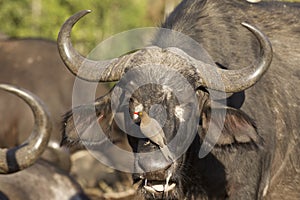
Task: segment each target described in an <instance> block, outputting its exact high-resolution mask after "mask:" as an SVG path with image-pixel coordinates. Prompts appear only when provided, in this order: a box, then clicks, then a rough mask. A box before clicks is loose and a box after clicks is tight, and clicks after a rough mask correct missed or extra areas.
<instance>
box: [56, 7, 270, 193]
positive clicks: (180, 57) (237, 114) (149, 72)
mask: <svg viewBox="0 0 300 200" xmlns="http://www.w3.org/2000/svg"><path fill="white" fill-rule="evenodd" d="M87 13H89V11H81V12H78V13H77V14H75V15H73V16H72V17H70V18H69V19H68V20H67V21H66V22H65V24H64V25H63V26H62V28H61V30H60V33H59V36H58V48H59V52H60V55H61V57H62V59H63V61H64V63H65V65H66V66H67V67H68V69H69V70H70V71H71V72H72V73H73V74H74V75H76V76H78V77H80V78H81V79H84V80H87V81H94V82H108V81H119V82H118V83H117V85H116V86H115V87H114V88H113V89H112V90H111V91H110V92H109V93H108V94H107V95H105V96H103V97H100V98H97V99H96V101H95V103H93V104H90V105H82V106H78V107H76V108H74V109H73V110H72V111H70V112H69V113H67V114H66V117H65V120H64V131H63V137H64V138H63V141H62V144H68V145H70V144H75V143H80V142H83V143H85V144H86V145H89V144H88V141H84V139H82V138H81V135H82V134H83V132H85V131H86V130H87V129H90V128H91V127H92V126H93V125H94V124H100V126H101V127H102V129H103V130H104V132H105V134H106V135H107V136H108V137H109V135H111V134H112V132H119V133H122V132H123V133H127V134H128V141H129V144H130V146H131V147H132V151H133V152H134V153H138V154H136V156H135V161H134V164H133V165H134V175H133V179H134V181H135V182H136V183H138V184H139V188H140V191H141V193H143V194H144V196H145V197H146V198H149V199H151V198H152V197H157V198H160V197H161V196H168V197H169V198H171V199H173V198H175V197H176V198H179V199H183V196H184V194H185V193H187V192H186V191H187V190H188V189H187V187H191V186H187V185H186V184H185V183H186V182H189V179H190V178H188V176H187V174H189V171H188V167H187V166H189V165H192V163H193V161H192V160H194V158H193V157H192V155H193V152H195V151H199V148H198V149H196V148H195V146H197V143H199V140H200V141H201V142H203V141H204V138H205V137H207V138H208V139H207V140H206V141H205V143H206V145H207V146H210V145H213V144H216V145H221V144H222V145H226V144H228V145H231V144H234V143H235V142H239V143H248V142H254V143H257V144H259V143H260V142H261V141H260V137H259V136H258V134H257V132H256V127H255V124H254V122H253V120H251V118H250V117H248V116H247V115H246V114H245V113H243V112H242V111H240V110H237V109H234V108H229V107H226V105H223V104H220V105H218V106H217V108H212V104H213V102H212V100H211V98H210V94H211V92H213V91H220V92H225V93H235V92H240V91H243V90H245V89H247V88H249V87H251V86H253V85H254V84H255V83H256V82H257V81H259V80H260V78H261V77H262V76H263V74H264V73H265V72H266V71H267V69H268V67H269V65H270V63H271V60H272V48H271V45H270V43H269V41H268V40H267V38H266V37H265V36H264V34H263V33H261V32H260V31H259V30H258V29H257V28H255V27H254V26H252V25H250V24H247V23H242V25H243V26H244V27H246V28H247V29H248V30H249V31H250V32H252V33H253V35H254V36H255V37H256V39H257V40H258V42H259V45H260V56H259V57H258V61H257V64H256V65H253V66H248V67H245V68H242V69H239V70H225V69H221V68H218V67H217V66H216V65H213V64H207V63H205V62H203V61H201V60H198V59H195V58H194V57H192V56H190V55H189V54H187V53H186V52H185V51H184V50H183V49H179V48H176V47H172V46H167V47H160V46H149V47H145V48H143V49H139V50H137V51H135V52H131V53H129V54H126V55H123V56H120V57H119V58H114V59H111V60H106V61H94V60H89V59H87V58H85V57H83V56H82V55H80V54H79V53H78V52H77V51H76V50H75V49H74V48H73V47H72V44H71V40H70V32H71V28H72V26H73V25H74V24H75V23H76V22H77V21H78V20H79V19H80V18H81V17H83V16H84V15H86V14H87ZM161 35H162V36H163V37H166V36H165V35H164V34H161ZM157 37H160V33H159V32H158V34H157ZM156 39H157V38H156ZM158 39H160V40H162V39H163V38H158ZM154 44H155V42H154ZM216 74H217V75H216ZM215 76H218V77H219V80H220V82H222V84H221V86H220V84H219V83H217V82H214V81H213V80H216V77H215ZM180 78H182V79H184V80H182V81H181V80H179V79H180ZM154 79H155V80H159V81H158V82H155V81H153V82H151V83H148V84H143V85H142V86H140V87H137V85H138V84H137V83H138V82H143V81H145V80H154ZM217 79H218V78H217ZM146 82H147V81H146ZM128 91H129V92H128ZM128 94H130V95H128ZM114 105H117V107H118V108H117V111H113V110H112V107H114ZM224 111H225V113H226V114H225V115H224V118H225V119H224V127H223V126H222V119H221V118H222V117H221V115H222V114H221V113H223V112H224ZM139 112H146V113H148V115H149V116H150V118H152V119H155V120H157V121H158V122H159V123H160V125H161V128H162V132H163V133H164V137H165V140H166V145H167V148H169V150H170V152H171V154H172V160H171V161H170V160H168V159H165V157H164V156H163V155H162V153H161V151H160V148H161V147H160V146H159V145H157V144H156V143H155V142H153V141H152V140H149V137H140V136H142V135H143V133H142V132H140V129H139V126H140V125H141V120H140V118H139V117H138V116H137V115H135V114H134V113H139ZM213 112H215V113H216V116H217V117H214V118H212V117H211V116H212V113H213ZM120 113H121V115H122V116H123V117H120V115H119V114H120ZM219 113H220V115H218V114H219ZM93 115H96V118H93V117H92V116H93ZM124 116H125V117H124ZM126 116H129V117H126ZM120 126H121V127H120ZM208 129H212V131H211V132H212V134H210V135H207V133H208ZM76 131H77V132H78V134H77V132H76ZM197 131H199V135H196V133H197ZM132 132H135V133H132ZM179 132H180V134H179V136H178V135H177V133H179ZM215 132H220V135H218V134H214V133H215ZM92 134H94V135H97V134H98V133H97V132H92ZM79 135H80V136H79ZM195 138H196V139H197V140H195ZM98 142H99V141H98ZM186 144H188V145H186ZM198 146H199V145H198ZM149 152H154V154H147V153H149ZM182 152H186V153H182ZM184 185H185V186H184Z"/></svg>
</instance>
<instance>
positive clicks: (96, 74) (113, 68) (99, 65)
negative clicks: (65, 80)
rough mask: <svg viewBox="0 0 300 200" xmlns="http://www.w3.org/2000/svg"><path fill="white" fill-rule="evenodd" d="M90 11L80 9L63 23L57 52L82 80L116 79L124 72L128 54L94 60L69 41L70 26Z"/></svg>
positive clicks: (104, 80) (106, 80) (103, 80)
mask: <svg viewBox="0 0 300 200" xmlns="http://www.w3.org/2000/svg"><path fill="white" fill-rule="evenodd" d="M90 12H91V11H90V10H83V11H80V12H78V13H76V14H74V15H73V16H71V17H70V18H69V19H67V20H66V22H65V23H64V24H63V26H62V27H61V29H60V32H59V34H58V38H57V45H58V50H59V54H60V56H61V58H62V60H63V61H64V63H65V65H66V66H67V67H68V69H69V70H70V71H71V72H72V73H73V74H74V75H75V76H78V77H79V78H81V79H83V80H87V81H96V82H108V81H117V80H119V79H120V77H121V75H122V74H123V72H124V69H125V64H126V58H127V57H128V56H126V55H125V56H123V57H121V58H115V59H112V60H106V61H94V60H89V59H87V58H85V57H83V56H82V55H81V54H80V53H78V52H77V51H76V50H75V49H74V48H73V45H72V42H71V30H72V27H73V26H74V25H75V23H76V22H77V21H79V19H81V18H82V17H83V16H85V15H86V14H88V13H90Z"/></svg>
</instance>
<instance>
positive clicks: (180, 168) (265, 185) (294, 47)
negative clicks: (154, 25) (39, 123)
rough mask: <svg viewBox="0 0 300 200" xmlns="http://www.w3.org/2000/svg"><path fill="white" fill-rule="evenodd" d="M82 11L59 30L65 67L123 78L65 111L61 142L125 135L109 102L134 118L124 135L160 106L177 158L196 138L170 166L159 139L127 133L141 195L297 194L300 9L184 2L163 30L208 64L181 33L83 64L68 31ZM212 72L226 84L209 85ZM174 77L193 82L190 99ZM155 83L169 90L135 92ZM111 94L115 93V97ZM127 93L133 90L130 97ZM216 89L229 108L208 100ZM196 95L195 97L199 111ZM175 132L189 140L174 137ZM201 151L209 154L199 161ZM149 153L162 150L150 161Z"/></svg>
mask: <svg viewBox="0 0 300 200" xmlns="http://www.w3.org/2000/svg"><path fill="white" fill-rule="evenodd" d="M87 13H88V11H82V12H79V13H77V14H75V15H74V16H72V17H70V18H69V19H68V20H67V21H66V22H65V24H64V25H63V26H62V28H61V31H60V34H59V36H58V47H59V51H60V55H61V57H62V59H63V61H64V62H65V64H66V66H67V67H68V68H69V69H70V70H71V71H72V73H74V74H75V75H78V76H79V77H80V78H82V79H85V80H88V81H99V82H106V81H116V80H120V79H121V80H120V81H119V83H117V85H116V87H115V88H113V89H112V91H111V92H110V93H108V94H107V95H105V96H103V97H100V98H97V99H96V101H95V103H94V104H91V105H82V106H78V107H76V108H74V109H73V110H72V111H71V112H69V113H67V114H66V117H65V120H64V125H65V128H64V132H63V137H64V139H63V141H62V143H63V144H69V145H70V144H74V143H78V142H80V141H81V140H82V137H81V136H82V135H84V134H85V133H84V131H85V130H89V129H91V127H92V126H93V124H95V123H99V124H100V125H101V127H103V130H104V132H105V133H106V134H107V135H108V136H109V135H110V134H111V132H115V131H119V132H120V133H121V132H122V131H121V130H120V129H117V128H116V127H117V125H116V121H117V120H118V119H117V118H118V113H117V112H113V111H112V106H111V105H114V104H115V103H116V102H119V104H121V106H122V105H125V106H124V108H123V107H122V108H121V109H120V110H118V112H119V113H122V111H123V113H124V115H126V114H127V113H129V115H130V116H131V118H130V120H129V122H128V121H126V120H128V119H127V118H125V122H124V123H123V124H125V128H128V130H129V129H130V127H131V126H133V127H134V126H135V125H136V124H137V125H139V124H140V120H139V118H137V117H136V116H135V115H134V113H137V112H138V113H140V112H141V111H145V112H147V113H148V114H149V115H150V116H151V111H152V110H153V109H156V108H158V110H159V111H158V112H154V113H155V114H157V115H162V118H164V120H163V122H164V123H163V124H162V126H163V127H162V129H163V133H164V135H165V137H166V144H167V146H168V148H170V151H171V152H173V153H174V154H176V152H177V150H178V149H180V148H181V146H182V145H183V144H185V143H186V141H187V140H189V138H190V137H191V135H193V133H195V132H197V128H198V134H197V135H193V137H192V142H191V145H190V146H189V148H188V149H187V151H186V152H185V153H184V154H183V155H182V156H179V157H176V156H175V158H174V159H173V161H172V162H171V163H170V162H168V161H167V160H166V159H164V157H163V155H162V154H161V153H160V151H159V149H160V148H161V147H160V146H158V145H157V144H156V143H153V141H149V139H147V138H141V137H138V135H134V136H133V135H132V133H129V132H128V140H129V143H130V145H131V147H132V150H133V152H135V153H138V154H137V156H135V162H134V169H135V171H134V172H137V173H134V174H133V180H134V182H135V183H136V184H137V185H138V192H139V195H140V197H139V198H138V199H249V200H250V199H263V198H264V199H298V198H299V197H300V190H299V187H298V185H299V182H300V158H299V153H300V139H299V128H300V122H299V118H300V115H299V113H300V109H299V105H300V97H299V93H300V91H299V84H300V81H299V77H300V75H299V68H298V65H299V63H300V59H299V55H300V48H299V41H300V36H299V30H300V26H299V25H300V24H299V19H300V4H299V3H283V2H281V3H280V2H261V3H257V4H250V3H247V2H246V1H239V0H183V1H182V2H181V3H180V4H179V5H178V6H177V7H176V8H175V10H174V11H173V12H172V13H171V14H170V15H169V16H168V17H167V19H166V20H165V22H164V23H162V25H161V27H162V28H166V29H171V30H173V31H176V32H179V33H182V34H184V35H187V36H189V37H191V38H193V39H194V40H195V41H197V42H198V43H199V44H200V45H201V46H202V47H204V49H205V50H206V51H207V52H208V54H209V56H210V57H211V58H212V60H213V61H214V62H213V63H208V62H207V61H206V60H205V59H206V58H207V57H208V56H207V55H203V52H197V51H195V48H194V47H192V46H189V45H186V40H184V39H182V38H183V37H182V38H179V39H178V37H177V38H176V37H174V35H171V34H169V32H167V31H166V32H164V31H161V30H160V31H158V33H157V34H156V36H155V38H153V41H152V46H149V47H145V48H142V49H138V50H136V51H133V52H130V53H128V54H125V55H122V56H120V57H119V58H115V59H112V60H106V61H93V60H89V59H86V58H85V57H83V56H81V55H80V54H79V53H78V52H77V51H76V50H74V48H73V47H72V44H71V41H70V31H71V28H72V26H73V25H74V24H75V23H76V22H77V21H78V20H79V19H80V18H81V17H83V16H84V15H85V14H87ZM243 22H248V23H243ZM241 23H243V26H245V27H246V28H245V27H243V26H241ZM250 24H251V25H250ZM252 25H255V27H254V26H252ZM256 27H257V28H256ZM247 29H248V30H247ZM260 30H261V31H260ZM262 32H263V33H264V34H265V35H264V34H263V33H262ZM267 37H268V38H269V41H270V42H269V41H268V39H267ZM270 43H271V44H272V47H271V44H270ZM179 47H180V49H179ZM197 53H198V54H197ZM81 66H82V67H83V68H84V69H83V70H82V68H81V69H79V68H80V67H81ZM156 66H161V68H159V67H156ZM246 66H249V67H246ZM143 67H144V68H143ZM163 67H164V68H163ZM92 69H93V70H94V71H91V70H92ZM103 69H104V70H103ZM95 70H96V71H95ZM97 70H98V71H97ZM143 71H146V73H143ZM174 71H175V72H174ZM215 71H217V72H218V73H217V74H218V75H219V77H220V79H221V82H223V88H222V87H221V86H220V85H218V83H217V82H215V80H216V79H215V76H216V75H215V74H214V72H215ZM173 72H174V73H173ZM176 72H177V74H180V75H181V76H183V77H184V78H185V79H186V80H187V81H188V83H189V84H190V85H191V87H192V91H191V92H190V93H189V92H187V91H189V88H188V87H184V84H183V82H181V81H180V80H178V77H179V76H176ZM174 74H175V75H174ZM135 75H136V76H135ZM124 77H125V78H124ZM153 77H155V78H157V79H159V80H162V82H163V83H164V84H166V85H167V86H172V87H173V90H172V89H169V88H168V87H164V85H163V84H162V85H159V84H155V83H149V84H146V85H142V86H141V87H138V88H137V89H136V88H135V87H134V86H135V85H136V84H137V83H138V82H139V81H143V80H148V79H149V80H150V79H151V80H152V79H153ZM120 88H121V89H120ZM132 88H133V89H132ZM174 88H175V89H174ZM116 90H118V91H121V92H120V93H117V95H115V96H114V94H115V93H114V92H115V91H116ZM126 90H133V92H132V94H131V95H130V96H129V97H128V93H126ZM216 91H219V92H222V91H223V92H226V93H228V95H227V98H226V100H227V101H226V104H224V101H223V102H222V101H220V100H222V98H220V99H217V98H212V96H214V93H215V92H216ZM176 92H179V93H183V94H184V95H183V97H182V98H184V100H185V101H184V102H185V103H181V102H180V101H179V99H177V98H176V95H175V94H176ZM192 93H195V95H193V94H192ZM126 95H127V96H126ZM193 98H196V99H197V104H196V107H195V106H194V105H193V100H192V99H193ZM158 105H159V106H158ZM126 106H127V107H126ZM122 109H123V110H122ZM161 113H162V114H161ZM222 113H225V114H224V115H223V114H222ZM95 114H96V119H95V120H94V118H93V116H94V115H95ZM213 115H214V116H213ZM194 116H199V120H197V121H196V123H197V124H199V127H197V126H194V124H195V122H194V121H193V118H194ZM151 117H152V118H155V117H157V116H155V115H152V116H151ZM159 117H160V116H159ZM223 117H224V121H223V122H224V125H223V124H222V119H223ZM196 118H197V117H196ZM131 119H132V120H131ZM156 119H157V118H156ZM197 119H198V118H197ZM107 127H108V128H107ZM149 128H150V129H151V127H149ZM75 130H77V131H78V134H79V135H80V137H78V136H77V134H76V133H75V132H76V131H75ZM122 130H123V131H124V132H126V130H127V129H125V130H124V129H122ZM130 130H132V129H130ZM134 130H135V131H137V132H138V131H140V130H139V129H138V128H137V129H134ZM180 130H181V132H183V133H186V134H185V135H184V134H183V135H180V136H179V139H177V140H176V138H178V137H177V135H176V134H177V132H180ZM126 133H127V132H126ZM217 133H220V135H218V134H217ZM93 134H94V135H99V133H98V132H93ZM173 140H175V141H176V142H175V144H174V143H172V142H173ZM82 142H83V143H85V144H86V145H89V143H88V141H82ZM202 147H205V148H207V149H211V151H210V153H209V154H208V155H206V156H205V157H201V156H198V153H199V149H200V148H202ZM148 152H153V153H154V152H158V153H157V154H155V155H156V156H147V155H148V154H147V153H148ZM150 155H152V154H150ZM128 159H129V158H128ZM152 169H156V170H152Z"/></svg>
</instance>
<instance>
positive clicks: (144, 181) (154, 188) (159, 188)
mask: <svg viewBox="0 0 300 200" xmlns="http://www.w3.org/2000/svg"><path fill="white" fill-rule="evenodd" d="M171 177H172V174H171V173H168V176H167V177H166V179H164V180H163V179H161V180H157V179H151V178H150V177H147V178H146V177H144V176H139V177H138V178H137V179H139V181H141V182H140V187H141V188H142V189H144V190H145V191H147V192H149V193H151V194H168V192H172V191H173V190H174V189H175V187H176V185H177V184H176V182H175V181H174V180H173V179H171ZM137 179H136V180H137ZM139 181H138V180H137V182H139Z"/></svg>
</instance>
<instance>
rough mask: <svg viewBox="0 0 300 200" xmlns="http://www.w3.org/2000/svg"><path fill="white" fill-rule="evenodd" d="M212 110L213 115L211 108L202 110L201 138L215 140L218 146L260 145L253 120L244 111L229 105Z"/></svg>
mask: <svg viewBox="0 0 300 200" xmlns="http://www.w3.org/2000/svg"><path fill="white" fill-rule="evenodd" d="M213 112H214V114H213V116H214V117H212V110H211V108H208V109H204V110H203V112H202V132H201V135H200V137H201V138H204V137H206V138H207V139H208V141H210V142H213V141H216V142H217V143H216V145H218V146H222V145H234V144H237V145H238V144H254V145H255V146H261V145H262V138H261V137H260V135H259V134H258V133H257V130H256V125H255V122H254V120H253V119H251V118H250V117H249V116H248V115H247V114H246V113H244V112H243V111H241V110H238V109H234V108H230V107H224V108H216V109H214V110H213ZM223 122H224V124H223ZM208 130H209V133H208ZM219 133H221V134H220V135H219Z"/></svg>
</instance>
